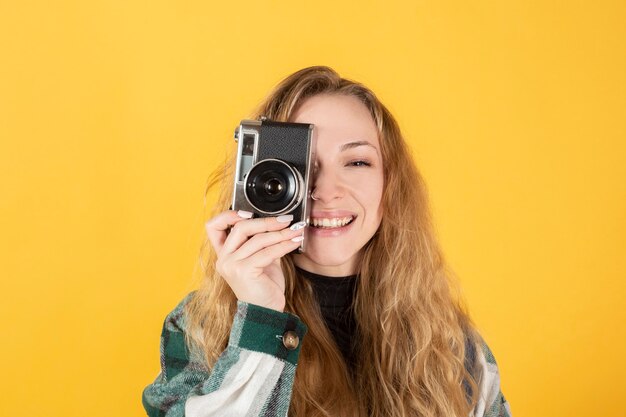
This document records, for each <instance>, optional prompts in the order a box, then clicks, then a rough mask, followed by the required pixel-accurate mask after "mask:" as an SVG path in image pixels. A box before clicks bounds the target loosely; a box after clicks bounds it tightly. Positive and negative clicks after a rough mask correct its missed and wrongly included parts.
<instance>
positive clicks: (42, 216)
mask: <svg viewBox="0 0 626 417" xmlns="http://www.w3.org/2000/svg"><path fill="white" fill-rule="evenodd" d="M294 4H295V3H294V2H291V1H266V2H262V1H245V2H242V1H237V2H230V3H228V5H227V4H217V3H215V2H209V1H204V2H203V1H152V2H137V1H128V0H123V1H121V0H106V1H104V0H91V1H69V0H65V1H57V2H44V1H29V2H24V1H9V0H5V1H2V3H1V4H0V173H1V174H2V175H0V225H1V232H0V233H1V235H2V239H1V240H0V244H1V247H0V253H1V255H0V256H1V258H0V261H1V265H0V273H1V275H2V277H1V281H0V282H1V284H0V285H1V287H0V294H1V296H2V303H0V317H1V319H0V320H1V321H2V322H1V326H2V342H0V346H1V347H0V349H1V351H0V352H1V356H2V377H1V378H0V381H1V382H0V392H1V393H2V400H1V401H0V415H3V416H48V417H55V416H63V417H66V416H90V417H98V416H107V417H109V416H141V415H143V409H142V407H141V402H140V398H141V391H142V389H143V387H144V386H145V385H146V384H148V383H150V382H151V381H152V380H153V379H154V377H155V376H156V374H157V372H158V365H159V358H158V353H159V346H158V344H159V335H160V330H161V325H162V320H163V318H164V316H165V315H166V314H167V312H168V311H169V310H170V309H171V308H173V307H174V305H175V304H176V303H177V302H178V301H179V299H180V298H181V297H182V296H183V295H185V294H186V293H187V292H188V291H190V290H191V289H192V288H194V286H195V283H194V282H193V280H192V275H193V270H194V267H195V261H196V256H197V253H198V248H199V245H200V243H201V239H202V238H203V227H202V225H203V219H204V216H205V213H204V211H203V207H202V206H203V191H204V185H205V181H206V178H207V177H208V174H209V172H210V170H211V169H212V168H213V167H214V166H215V165H216V163H217V162H218V161H219V160H221V158H222V157H223V155H224V151H225V150H226V148H227V147H228V146H230V145H231V144H232V132H233V129H234V127H235V126H236V124H237V123H238V122H239V120H240V119H241V118H242V117H244V116H246V115H247V114H248V112H249V111H250V110H251V109H252V108H253V106H254V105H255V104H256V103H257V102H258V101H259V100H260V99H261V98H262V97H263V95H264V94H265V93H266V92H268V90H269V89H270V88H271V87H272V86H273V85H274V84H275V83H276V82H278V81H279V80H280V79H281V78H282V77H284V76H286V75H287V74H289V73H291V72H292V71H294V70H296V69H299V68H301V67H304V66H308V65H313V64H326V65H330V66H333V67H334V68H336V69H337V70H338V71H339V72H340V73H341V74H343V75H344V76H347V77H351V78H355V79H357V80H360V81H362V82H364V83H365V84H367V85H369V86H371V87H372V88H373V89H374V90H375V91H376V92H377V93H378V94H379V96H380V97H381V98H382V99H383V101H384V102H385V103H386V104H387V105H388V106H389V107H390V109H391V110H392V112H394V114H395V115H396V116H397V118H398V119H399V121H400V123H401V127H402V128H403V130H404V133H405V134H406V136H407V137H408V138H409V140H410V142H411V144H412V146H413V148H414V150H415V155H416V159H417V161H418V163H419V166H420V168H421V170H422V172H423V174H424V176H425V178H426V180H427V182H428V184H429V187H430V192H431V196H432V204H433V209H434V214H435V219H436V222H437V227H438V230H439V233H440V238H441V242H442V245H443V247H444V250H445V253H446V255H447V257H448V259H449V262H450V263H451V265H452V267H453V268H454V270H455V271H456V272H457V273H458V275H459V276H460V278H461V281H462V285H463V287H464V290H465V296H466V299H467V301H468V304H469V306H470V308H471V311H472V312H473V317H474V319H475V321H476V322H477V323H478V325H479V327H480V329H481V331H482V333H483V335H484V336H485V338H486V339H487V341H488V342H489V344H490V346H491V348H492V350H493V351H494V352H495V355H496V359H497V360H498V362H499V364H500V368H501V372H502V378H503V382H502V383H503V391H504V393H505V396H506V397H507V399H508V400H509V402H510V404H511V407H512V410H513V414H514V415H515V416H516V417H519V416H543V415H545V416H553V415H563V416H589V415H601V416H618V415H621V416H623V415H625V414H624V406H623V403H622V401H620V400H619V399H620V398H621V399H623V393H624V392H626V390H625V385H626V384H625V383H624V382H623V379H624V376H623V375H624V373H625V372H626V366H625V360H624V355H623V352H624V339H625V335H624V331H623V323H624V322H626V317H625V309H624V307H623V305H624V299H625V292H626V291H625V288H626V287H625V285H624V279H625V278H626V270H625V267H626V261H625V257H624V247H625V238H624V236H626V216H625V213H626V193H625V187H624V184H625V180H626V175H625V174H626V172H625V171H626V161H625V158H624V157H625V152H624V151H625V140H626V121H625V119H626V84H625V74H626V51H625V49H626V48H625V46H624V45H625V41H626V25H624V22H625V21H626V3H624V2H623V1H607V0H604V1H594V2H591V1H588V2H565V1H563V2H538V1H519V0H518V1H504V2H494V1H477V2H468V1H461V0H457V1H451V0H444V1H402V2H391V3H387V4H386V5H383V2H372V1H365V2H363V1H359V2H357V1H352V2H341V1H339V2H337V1H327V0H323V1H316V2H307V5H301V4H299V5H297V6H296V5H294Z"/></svg>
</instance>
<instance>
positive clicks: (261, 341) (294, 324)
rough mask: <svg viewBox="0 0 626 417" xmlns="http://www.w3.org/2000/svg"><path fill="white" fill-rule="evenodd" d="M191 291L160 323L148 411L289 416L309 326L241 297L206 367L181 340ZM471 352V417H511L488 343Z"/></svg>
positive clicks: (196, 416) (161, 415)
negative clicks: (475, 399) (475, 378)
mask: <svg viewBox="0 0 626 417" xmlns="http://www.w3.org/2000/svg"><path fill="white" fill-rule="evenodd" d="M192 295H193V292H192V293H190V294H189V295H187V296H186V297H185V298H184V299H183V300H182V301H181V302H180V303H179V304H178V305H177V306H176V308H175V309H174V310H173V311H172V312H170V313H169V314H168V315H167V317H166V318H165V321H164V323H163V330H162V332H161V346H160V360H161V371H160V373H159V375H158V376H157V377H156V379H155V380H154V382H153V383H152V384H150V385H148V386H147V387H146V388H145V389H144V390H143V393H142V403H143V406H144V408H145V410H146V413H147V414H148V416H150V417H183V416H186V417H209V416H220V417H227V416H232V417H235V416H236V417H239V416H246V417H279V416H280V417H284V416H287V413H288V410H289V403H290V401H291V393H292V389H293V382H294V378H295V372H296V367H297V362H298V357H299V355H300V347H301V346H302V340H303V339H304V335H305V334H306V331H307V328H306V326H305V325H304V323H302V321H301V320H300V319H299V318H298V317H297V316H295V315H293V314H289V313H281V312H278V311H275V310H270V309H266V308H264V307H260V306H257V305H253V304H247V303H243V302H238V303H237V312H236V314H235V317H234V320H233V325H232V328H231V333H230V338H229V342H228V346H227V348H226V349H225V350H224V352H223V353H222V354H221V356H220V357H219V359H218V361H217V362H216V363H215V365H214V366H213V369H211V370H209V369H208V367H207V365H206V362H205V361H204V357H203V355H202V354H201V353H200V352H196V351H195V350H193V351H190V350H189V349H188V347H187V346H186V344H185V339H184V332H185V329H186V325H185V317H184V306H185V304H186V303H187V302H188V301H189V299H190V298H191V297H192ZM288 330H291V331H294V332H295V333H296V334H297V335H298V337H299V338H300V343H299V344H298V347H297V348H296V349H294V350H288V349H287V348H285V346H284V345H283V343H282V335H283V334H284V333H285V332H286V331H288ZM472 355H474V356H477V357H476V358H475V360H476V361H478V363H480V365H481V366H480V367H481V371H482V374H481V382H480V384H479V394H480V399H479V403H478V405H477V406H476V407H475V409H474V411H473V413H472V416H473V417H511V412H510V408H509V404H508V403H507V401H506V400H505V398H504V396H503V395H502V392H501V391H500V378H499V374H498V368H497V365H496V362H495V359H494V357H493V354H492V352H491V351H490V350H489V347H488V346H487V345H486V344H485V343H484V342H483V344H482V349H478V350H477V351H476V352H474V353H473V354H472ZM471 359H472V361H473V360H474V357H472V358H471ZM472 361H469V362H472ZM469 365H470V364H469V363H466V366H469Z"/></svg>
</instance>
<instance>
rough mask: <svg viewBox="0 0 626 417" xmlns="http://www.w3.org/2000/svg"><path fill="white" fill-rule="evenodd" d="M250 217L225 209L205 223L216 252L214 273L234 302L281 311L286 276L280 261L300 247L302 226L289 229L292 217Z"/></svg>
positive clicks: (247, 213)
mask: <svg viewBox="0 0 626 417" xmlns="http://www.w3.org/2000/svg"><path fill="white" fill-rule="evenodd" d="M251 216H252V213H249V212H245V211H239V212H236V211H233V210H228V211H225V212H222V213H220V214H218V215H217V216H215V217H213V218H212V219H211V220H209V221H208V222H207V223H206V225H205V226H206V231H207V235H208V237H209V240H210V242H211V244H212V245H213V248H214V249H215V252H216V253H217V261H216V263H215V267H216V270H217V272H218V273H219V274H220V275H221V276H222V277H223V278H224V279H225V280H226V282H227V283H228V285H229V286H230V288H231V289H232V290H233V292H234V293H235V296H236V297H237V299H239V300H241V301H245V302H247V303H251V304H256V305H259V306H262V307H266V308H271V309H273V310H278V311H283V310H284V308H285V277H284V276H283V271H282V269H281V267H280V258H281V257H283V256H284V255H286V254H288V253H289V252H291V251H293V250H294V249H296V248H297V247H298V246H300V242H301V240H302V234H303V232H304V230H303V227H304V225H303V224H297V225H299V226H300V227H299V228H297V225H293V226H292V228H296V230H292V229H290V228H288V227H287V226H288V225H289V223H290V222H291V221H292V220H293V216H292V215H285V216H278V217H262V218H257V219H251V218H250V217H251ZM231 226H232V229H230V232H229V228H230V227H231Z"/></svg>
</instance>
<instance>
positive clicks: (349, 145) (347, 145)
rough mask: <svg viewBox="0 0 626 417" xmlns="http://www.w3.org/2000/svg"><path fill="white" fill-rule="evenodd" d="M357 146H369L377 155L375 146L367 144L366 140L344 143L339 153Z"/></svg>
mask: <svg viewBox="0 0 626 417" xmlns="http://www.w3.org/2000/svg"><path fill="white" fill-rule="evenodd" d="M359 146H371V147H372V148H374V150H376V152H377V153H378V148H376V146H374V145H372V144H371V143H369V142H368V141H366V140H358V141H356V142H348V143H344V144H343V145H341V149H340V150H341V152H343V151H347V150H348V149H352V148H357V147H359Z"/></svg>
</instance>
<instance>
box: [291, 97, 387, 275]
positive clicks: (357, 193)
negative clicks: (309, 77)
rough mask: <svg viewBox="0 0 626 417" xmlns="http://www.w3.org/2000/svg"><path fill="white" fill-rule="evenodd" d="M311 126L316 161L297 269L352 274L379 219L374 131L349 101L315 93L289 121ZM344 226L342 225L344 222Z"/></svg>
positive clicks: (363, 111)
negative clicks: (311, 193) (304, 250)
mask: <svg viewBox="0 0 626 417" xmlns="http://www.w3.org/2000/svg"><path fill="white" fill-rule="evenodd" d="M291 121H293V122H298V123H312V124H314V125H315V133H314V134H315V135H316V139H317V142H316V149H315V150H316V161H315V171H314V174H313V183H312V184H313V195H314V196H315V198H316V200H311V201H310V203H311V222H310V225H309V227H308V228H307V231H306V236H305V238H306V239H307V243H306V252H305V253H303V254H298V255H294V262H295V264H296V265H297V266H299V267H300V268H302V269H305V270H307V271H311V272H315V273H319V274H322V275H327V276H345V275H350V274H354V273H355V272H356V270H357V262H358V261H359V255H360V252H361V249H362V248H363V246H365V244H366V243H367V242H368V241H369V240H370V238H371V237H372V236H373V235H374V233H376V230H378V226H379V225H380V221H381V218H382V208H381V199H382V193H383V161H382V155H381V150H380V143H379V140H378V130H377V129H376V124H375V123H374V120H373V119H372V116H371V115H370V113H369V111H368V109H367V107H365V105H364V104H363V103H362V102H361V101H359V100H358V99H357V98H355V97H353V96H347V95H337V94H334V95H331V94H319V95H316V96H313V97H310V98H308V99H306V100H305V101H304V102H303V103H302V104H301V105H300V107H299V108H298V109H296V111H295V113H294V114H293V116H292V117H291ZM346 221H348V224H346V225H344V222H346Z"/></svg>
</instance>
